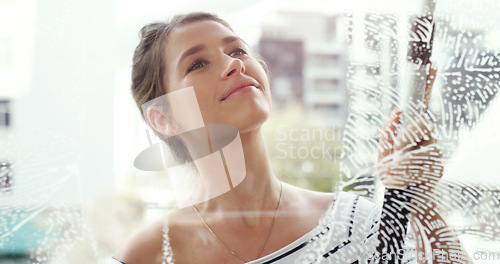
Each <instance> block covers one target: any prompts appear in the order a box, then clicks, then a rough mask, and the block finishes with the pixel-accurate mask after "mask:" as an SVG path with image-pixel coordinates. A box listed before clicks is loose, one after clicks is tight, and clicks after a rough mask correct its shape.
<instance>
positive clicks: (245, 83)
mask: <svg viewBox="0 0 500 264" xmlns="http://www.w3.org/2000/svg"><path fill="white" fill-rule="evenodd" d="M252 86H253V87H254V88H257V87H258V86H259V84H258V83H257V82H256V81H255V80H253V79H243V80H240V81H237V82H234V83H233V84H231V85H230V86H229V87H228V88H226V90H224V93H223V94H222V97H221V99H220V101H224V100H226V99H228V97H230V96H231V95H232V94H233V93H236V92H237V91H238V90H240V89H242V88H246V87H252Z"/></svg>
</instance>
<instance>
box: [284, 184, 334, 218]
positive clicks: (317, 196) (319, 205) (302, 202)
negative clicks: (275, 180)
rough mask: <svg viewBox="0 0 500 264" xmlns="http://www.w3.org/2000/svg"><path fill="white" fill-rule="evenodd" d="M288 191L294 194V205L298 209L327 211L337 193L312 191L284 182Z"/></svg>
mask: <svg viewBox="0 0 500 264" xmlns="http://www.w3.org/2000/svg"><path fill="white" fill-rule="evenodd" d="M283 187H284V188H286V190H287V192H289V193H290V194H292V195H293V201H294V206H295V207H297V209H301V208H302V210H305V209H308V210H315V211H318V212H321V213H323V212H325V211H326V210H327V209H328V207H329V206H330V205H331V204H332V203H333V201H334V200H335V197H336V194H335V193H333V192H328V193H327V192H317V191H311V190H307V189H304V188H300V187H297V186H293V185H289V184H284V185H283Z"/></svg>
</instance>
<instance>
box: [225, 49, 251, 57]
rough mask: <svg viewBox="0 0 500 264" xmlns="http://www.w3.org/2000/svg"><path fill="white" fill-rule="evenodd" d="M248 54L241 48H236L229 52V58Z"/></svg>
mask: <svg viewBox="0 0 500 264" xmlns="http://www.w3.org/2000/svg"><path fill="white" fill-rule="evenodd" d="M247 54H248V52H246V51H245V50H244V49H242V48H236V49H233V50H232V51H231V52H229V54H228V55H229V56H231V57H233V56H241V55H247Z"/></svg>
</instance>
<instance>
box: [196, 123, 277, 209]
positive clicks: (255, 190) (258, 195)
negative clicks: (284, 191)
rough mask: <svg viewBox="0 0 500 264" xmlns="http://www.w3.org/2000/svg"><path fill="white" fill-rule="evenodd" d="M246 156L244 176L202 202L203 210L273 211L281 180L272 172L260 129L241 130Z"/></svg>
mask: <svg viewBox="0 0 500 264" xmlns="http://www.w3.org/2000/svg"><path fill="white" fill-rule="evenodd" d="M240 138H241V143H242V147H243V154H244V157H245V158H244V159H245V169H246V176H245V179H244V180H243V181H242V182H241V183H240V184H238V185H237V186H235V187H234V188H233V189H232V190H231V191H229V192H227V193H225V194H223V195H220V196H218V197H216V198H214V199H211V200H209V201H208V202H206V203H205V204H202V205H200V206H201V208H202V210H210V211H225V212H227V211H238V212H241V213H244V214H246V215H248V214H251V215H253V216H254V217H255V214H263V213H269V212H273V211H274V209H275V208H276V204H277V202H278V199H279V195H280V188H281V187H280V182H279V180H278V179H277V178H276V177H275V176H274V175H273V173H272V170H271V166H270V162H269V157H268V154H267V149H266V146H265V144H264V140H263V136H262V133H261V131H260V129H257V130H253V131H250V132H247V133H242V134H240Z"/></svg>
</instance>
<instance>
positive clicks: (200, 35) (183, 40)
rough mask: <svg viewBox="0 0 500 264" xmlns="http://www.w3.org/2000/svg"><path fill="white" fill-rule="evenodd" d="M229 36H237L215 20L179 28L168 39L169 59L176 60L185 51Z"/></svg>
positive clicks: (167, 50)
mask: <svg viewBox="0 0 500 264" xmlns="http://www.w3.org/2000/svg"><path fill="white" fill-rule="evenodd" d="M227 36H236V35H235V34H234V33H233V32H232V31H231V30H230V29H228V28H227V27H226V26H224V25H222V24H221V23H219V22H216V21H213V20H202V21H196V22H192V23H188V24H185V25H182V26H179V27H177V28H175V29H174V30H172V32H170V34H169V36H168V38H167V45H166V46H165V47H166V54H167V57H169V58H171V59H175V57H176V56H172V55H178V56H180V53H182V52H183V51H184V50H187V49H189V48H191V47H193V46H195V45H199V44H207V42H210V41H218V40H221V39H223V38H224V37H227Z"/></svg>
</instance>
